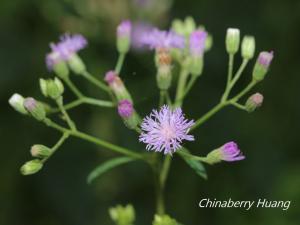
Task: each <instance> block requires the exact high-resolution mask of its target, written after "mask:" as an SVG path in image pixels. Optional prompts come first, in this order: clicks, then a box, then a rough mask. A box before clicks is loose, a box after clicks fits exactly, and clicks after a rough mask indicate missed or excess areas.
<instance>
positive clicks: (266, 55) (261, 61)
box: [252, 52, 273, 81]
mask: <svg viewBox="0 0 300 225" xmlns="http://www.w3.org/2000/svg"><path fill="white" fill-rule="evenodd" d="M272 59H273V52H261V53H259V56H258V58H257V61H256V63H255V66H254V69H253V73H252V77H253V79H254V80H256V81H262V80H263V79H264V78H265V76H266V74H267V72H268V70H269V67H270V64H271V62H272Z"/></svg>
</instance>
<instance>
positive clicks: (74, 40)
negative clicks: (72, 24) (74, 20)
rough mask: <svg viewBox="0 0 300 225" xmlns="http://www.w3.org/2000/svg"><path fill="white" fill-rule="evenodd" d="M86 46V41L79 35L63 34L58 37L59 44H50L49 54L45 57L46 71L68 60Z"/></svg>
mask: <svg viewBox="0 0 300 225" xmlns="http://www.w3.org/2000/svg"><path fill="white" fill-rule="evenodd" d="M86 46H87V40H86V39H85V38H84V37H83V36H82V35H80V34H75V35H70V34H64V35H62V36H61V37H60V42H58V43H56V44H55V43H51V44H50V48H51V50H52V51H51V52H50V53H49V54H47V56H46V64H47V67H48V69H50V70H51V69H52V68H53V66H54V65H55V64H56V63H58V62H60V61H67V60H69V59H70V58H71V57H72V56H73V55H74V54H75V53H77V52H78V51H79V50H81V49H83V48H85V47H86Z"/></svg>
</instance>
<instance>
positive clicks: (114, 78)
mask: <svg viewBox="0 0 300 225" xmlns="http://www.w3.org/2000/svg"><path fill="white" fill-rule="evenodd" d="M104 80H105V81H106V82H107V83H108V85H109V87H110V88H111V90H112V91H113V93H114V95H115V96H116V98H117V99H118V100H119V101H121V100H124V99H129V100H130V101H132V98H131V96H130V94H129V92H128V91H127V89H126V87H125V85H124V83H123V81H122V80H121V78H120V77H119V76H118V75H117V74H116V72H115V71H108V72H107V73H106V75H105V78H104Z"/></svg>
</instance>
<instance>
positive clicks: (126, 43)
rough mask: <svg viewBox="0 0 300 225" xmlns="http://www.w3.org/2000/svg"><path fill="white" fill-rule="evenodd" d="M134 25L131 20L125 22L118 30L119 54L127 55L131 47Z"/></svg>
mask: <svg viewBox="0 0 300 225" xmlns="http://www.w3.org/2000/svg"><path fill="white" fill-rule="evenodd" d="M131 30H132V25H131V21H130V20H124V21H123V22H121V24H120V25H119V26H118V28H117V49H118V51H119V53H122V54H125V53H127V52H128V51H129V49H130V45H131Z"/></svg>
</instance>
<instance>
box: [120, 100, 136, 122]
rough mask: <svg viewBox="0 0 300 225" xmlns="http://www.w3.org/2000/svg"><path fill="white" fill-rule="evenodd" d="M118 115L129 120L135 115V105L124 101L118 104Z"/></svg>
mask: <svg viewBox="0 0 300 225" xmlns="http://www.w3.org/2000/svg"><path fill="white" fill-rule="evenodd" d="M118 113H119V115H120V116H121V117H122V118H125V119H126V118H129V117H130V116H131V115H132V113H133V105H132V103H131V101H129V100H127V99H124V100H121V101H120V102H119V104H118Z"/></svg>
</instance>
